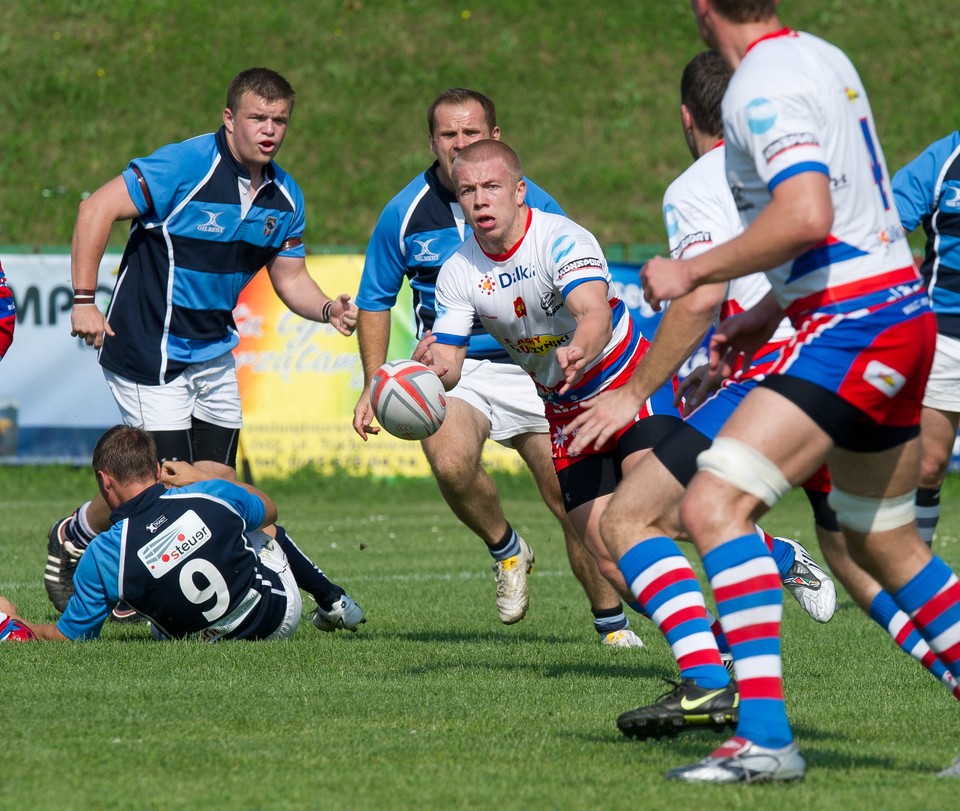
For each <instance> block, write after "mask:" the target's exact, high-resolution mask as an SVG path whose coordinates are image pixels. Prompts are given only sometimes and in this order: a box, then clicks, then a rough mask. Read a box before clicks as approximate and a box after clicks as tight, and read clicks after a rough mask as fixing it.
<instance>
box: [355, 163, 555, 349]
mask: <svg viewBox="0 0 960 811" xmlns="http://www.w3.org/2000/svg"><path fill="white" fill-rule="evenodd" d="M437 166H438V163H437V162H434V164H433V166H431V167H430V168H429V169H427V170H426V171H425V172H423V173H421V174H419V175H417V177H415V178H414V179H413V180H412V181H411V182H410V183H409V184H408V185H407V187H406V188H405V189H403V190H402V191H401V192H400V193H399V194H398V195H397V196H396V197H394V198H393V199H392V200H391V201H390V202H389V203H387V205H386V207H385V208H384V210H383V212H382V213H381V214H380V219H379V220H378V221H377V225H376V227H375V228H374V230H373V236H371V237H370V242H369V244H368V245H367V254H366V257H365V259H364V263H363V274H362V275H361V277H360V289H359V290H358V291H357V295H356V299H355V301H356V305H357V307H359V308H360V309H362V310H370V311H374V312H380V311H383V310H389V309H391V308H392V307H393V305H394V304H396V303H397V294H398V293H399V292H400V288H401V286H402V285H403V279H404V277H406V278H407V279H409V281H410V288H411V290H412V291H413V310H414V318H415V319H416V328H417V337H418V338H421V337H423V334H424V332H426V331H427V330H428V329H432V328H433V322H434V320H435V318H436V311H435V303H434V298H435V294H434V288H435V287H436V284H437V274H438V273H439V272H440V267H441V265H443V263H444V262H446V261H447V259H449V258H450V257H451V256H453V254H454V253H456V251H457V249H458V248H459V247H460V246H461V245H462V244H463V243H464V240H466V238H467V237H469V236H470V235H471V233H472V232H471V230H470V226H468V225H467V224H466V223H465V222H464V219H463V210H462V209H461V208H460V204H459V203H458V202H457V198H456V195H454V193H453V192H452V191H450V190H449V189H448V188H447V187H446V186H444V185H443V184H442V183H441V182H440V180H439V178H438V177H437ZM525 180H526V182H527V204H528V205H529V206H530V207H531V208H538V209H541V210H542V211H549V212H551V213H553V214H563V210H562V209H561V208H560V206H559V205H558V204H557V202H556V201H555V200H554V199H553V198H552V197H551V196H550V195H549V194H547V193H546V192H545V191H544V190H543V189H541V188H540V187H539V186H537V185H536V184H535V183H533V182H532V181H531V180H529V179H526V178H525ZM467 357H468V358H474V359H477V360H483V359H487V360H496V361H500V362H511V361H510V356H509V355H507V353H506V352H505V351H504V350H503V348H502V347H501V346H500V345H499V344H498V343H497V342H496V341H495V340H494V339H493V338H492V337H491V336H490V335H489V334H488V333H487V332H486V330H484V328H483V327H482V326H481V324H480V321H479V319H476V320H475V321H474V324H473V333H472V335H471V337H470V346H469V348H468V349H467Z"/></svg>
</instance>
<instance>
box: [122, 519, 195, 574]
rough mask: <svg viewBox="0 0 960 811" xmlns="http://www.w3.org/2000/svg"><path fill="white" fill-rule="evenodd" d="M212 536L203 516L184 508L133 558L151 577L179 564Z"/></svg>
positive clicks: (164, 572)
mask: <svg viewBox="0 0 960 811" xmlns="http://www.w3.org/2000/svg"><path fill="white" fill-rule="evenodd" d="M212 537H213V533H212V532H211V531H210V527H208V526H207V525H206V524H205V523H203V519H202V518H201V517H200V516H199V515H197V514H196V513H195V512H194V511H193V510H187V511H186V512H185V513H184V514H183V515H181V516H180V517H179V518H178V519H176V520H175V521H174V522H173V523H172V524H171V525H170V526H169V527H167V528H166V529H165V530H163V532H162V533H160V534H159V535H158V536H157V537H156V538H154V539H153V540H152V541H150V542H149V543H148V544H146V545H145V546H143V547H141V548H140V549H139V550H138V551H137V557H138V558H140V560H141V561H142V562H143V565H144V566H146V567H147V571H149V572H150V574H152V575H153V576H154V577H155V578H160V577H163V576H164V575H165V574H166V573H167V572H169V571H170V570H171V569H173V568H174V567H175V566H177V565H178V564H180V563H182V562H183V561H184V560H186V559H187V558H188V557H190V556H191V555H192V554H193V553H194V552H196V551H197V550H198V549H200V548H201V547H202V546H203V545H204V544H205V543H206V542H207V541H209V540H210V539H211V538H212Z"/></svg>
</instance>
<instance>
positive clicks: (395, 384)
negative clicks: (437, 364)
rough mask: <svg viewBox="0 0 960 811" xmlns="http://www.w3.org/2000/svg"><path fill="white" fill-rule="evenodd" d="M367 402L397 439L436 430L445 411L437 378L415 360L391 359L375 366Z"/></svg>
mask: <svg viewBox="0 0 960 811" xmlns="http://www.w3.org/2000/svg"><path fill="white" fill-rule="evenodd" d="M370 405H371V406H373V413H374V416H376V418H377V422H379V423H380V425H381V426H383V428H384V430H386V431H387V432H388V433H391V434H393V435H394V436H395V437H399V438H400V439H423V438H424V437H428V436H430V435H431V434H435V433H436V432H437V430H438V429H439V428H440V425H441V424H442V423H443V418H444V416H445V415H446V413H447V399H446V392H445V391H444V389H443V383H442V382H441V381H440V378H439V377H438V376H437V374H436V372H434V371H433V370H432V369H428V368H427V367H426V366H424V365H423V364H422V363H417V362H416V361H414V360H391V361H387V362H386V363H385V364H383V366H381V367H380V368H379V369H377V371H376V374H374V376H373V382H372V383H371V385H370Z"/></svg>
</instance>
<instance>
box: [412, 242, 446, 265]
mask: <svg viewBox="0 0 960 811" xmlns="http://www.w3.org/2000/svg"><path fill="white" fill-rule="evenodd" d="M437 239H439V237H430V239H415V240H414V242H416V243H417V245H419V246H420V253H418V254H417V255H416V256H414V257H413V259H414V261H415V262H436V261H437V260H438V259H439V258H440V254H438V253H436V252H435V251H433V250H432V249H431V248H430V245H431V244H432V243H434V242H436V241H437Z"/></svg>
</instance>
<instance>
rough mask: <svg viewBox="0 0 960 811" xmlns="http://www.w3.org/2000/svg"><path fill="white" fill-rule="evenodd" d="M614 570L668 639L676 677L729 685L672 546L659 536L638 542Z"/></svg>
mask: <svg viewBox="0 0 960 811" xmlns="http://www.w3.org/2000/svg"><path fill="white" fill-rule="evenodd" d="M618 565H619V566H620V571H621V572H623V576H624V578H625V579H626V581H627V585H628V586H629V587H630V590H631V592H633V594H634V595H635V596H636V598H637V600H638V602H639V603H640V604H641V605H642V606H643V607H644V610H645V611H646V613H647V614H648V615H649V616H650V618H651V619H652V620H653V622H655V623H656V625H657V627H658V628H659V629H660V631H661V632H662V633H663V635H664V636H665V637H666V638H667V642H668V643H669V644H670V649H671V650H672V651H673V655H674V658H676V660H677V664H678V665H679V667H680V678H682V679H693V680H694V681H695V682H696V684H697V685H699V686H700V687H707V688H717V687H725V686H726V685H727V684H729V683H730V676H729V674H728V673H727V671H726V670H725V669H724V667H723V663H722V662H721V661H720V651H719V650H718V649H717V642H716V640H715V639H714V636H713V633H712V632H711V631H710V623H709V621H708V620H707V607H706V603H705V602H704V599H703V592H702V591H701V590H700V584H699V583H698V582H697V576H696V574H695V573H694V571H693V567H692V566H691V565H690V562H689V561H688V560H687V559H686V557H684V555H683V553H682V552H681V551H680V548H679V547H678V546H677V544H676V543H675V542H674V541H673V540H672V539H671V538H667V537H663V536H661V537H657V538H650V539H648V540H646V541H641V542H640V543H638V544H636V545H635V546H633V547H632V548H631V549H630V550H629V551H628V552H627V553H626V554H625V555H624V556H623V557H622V558H620V561H619V564H618Z"/></svg>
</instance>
